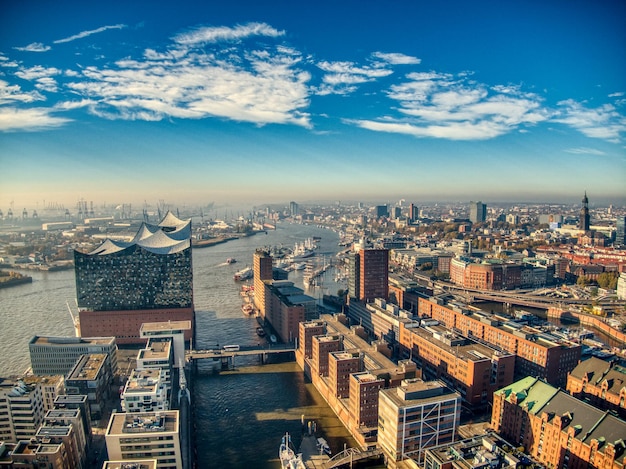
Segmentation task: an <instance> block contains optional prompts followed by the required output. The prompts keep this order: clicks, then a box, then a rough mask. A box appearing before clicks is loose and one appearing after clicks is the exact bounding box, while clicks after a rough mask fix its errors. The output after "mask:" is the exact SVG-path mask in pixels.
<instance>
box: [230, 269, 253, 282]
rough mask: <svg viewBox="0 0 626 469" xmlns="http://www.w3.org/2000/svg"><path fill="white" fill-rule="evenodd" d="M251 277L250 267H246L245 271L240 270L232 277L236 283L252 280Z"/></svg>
mask: <svg viewBox="0 0 626 469" xmlns="http://www.w3.org/2000/svg"><path fill="white" fill-rule="evenodd" d="M253 275H254V271H253V270H252V267H246V268H245V269H241V270H240V271H238V272H236V273H235V275H233V279H235V280H237V281H241V280H248V279H249V278H252V276H253Z"/></svg>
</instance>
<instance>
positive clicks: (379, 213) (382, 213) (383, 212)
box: [374, 205, 389, 218]
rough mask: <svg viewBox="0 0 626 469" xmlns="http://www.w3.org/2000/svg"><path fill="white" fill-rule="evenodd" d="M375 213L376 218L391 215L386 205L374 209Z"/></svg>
mask: <svg viewBox="0 0 626 469" xmlns="http://www.w3.org/2000/svg"><path fill="white" fill-rule="evenodd" d="M374 213H375V214H376V218H382V217H386V216H388V215H389V211H388V210H387V206H386V205H377V206H376V207H375V208H374Z"/></svg>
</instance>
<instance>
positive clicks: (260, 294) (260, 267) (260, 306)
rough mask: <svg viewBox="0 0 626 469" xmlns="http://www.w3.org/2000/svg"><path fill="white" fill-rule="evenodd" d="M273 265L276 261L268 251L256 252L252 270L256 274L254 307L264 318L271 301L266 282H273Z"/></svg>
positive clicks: (258, 250)
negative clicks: (268, 302)
mask: <svg viewBox="0 0 626 469" xmlns="http://www.w3.org/2000/svg"><path fill="white" fill-rule="evenodd" d="M273 263H274V259H273V258H272V256H271V255H270V253H269V252H268V251H267V250H265V249H257V250H256V251H255V253H254V257H253V268H252V270H253V272H254V306H255V308H256V309H257V311H258V312H259V315H260V316H261V317H262V318H265V316H266V313H267V308H268V304H267V301H268V300H269V297H268V296H267V295H268V294H267V291H266V288H267V286H266V284H265V282H271V281H272V279H273V273H272V269H273ZM266 297H267V299H266Z"/></svg>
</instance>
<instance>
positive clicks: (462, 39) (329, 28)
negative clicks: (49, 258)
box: [0, 0, 626, 212]
mask: <svg viewBox="0 0 626 469" xmlns="http://www.w3.org/2000/svg"><path fill="white" fill-rule="evenodd" d="M625 17H626V4H625V3H624V2H612V1H608V0H603V1H598V2H584V1H574V2H571V1H570V2H565V1H561V0H552V1H538V0H531V1H529V2H523V3H513V4H511V3H508V2H496V1H487V0H482V1H478V2H471V3H468V2H464V1H461V0H452V1H450V2H444V3H441V2H396V3H393V4H384V2H357V1H355V0H348V1H345V2H329V1H327V0H321V1H319V2H314V3H311V4H305V3H294V2H289V1H286V0H279V1H276V2H270V3H269V4H266V5H264V4H262V3H259V2H252V1H242V0H235V1H233V2H228V3H224V2H195V1H190V0H181V1H178V2H175V3H171V2H165V1H152V2H147V1H146V0H138V1H136V2H132V3H131V4H128V2H120V1H107V2H100V1H96V2H76V1H63V2H53V3H46V2H38V1H34V0H24V1H18V0H7V1H5V2H3V5H2V15H0V209H1V210H2V211H3V212H6V210H7V209H8V208H9V207H10V205H11V204H12V203H13V210H14V211H15V210H19V211H20V212H21V210H22V209H23V208H27V209H29V210H32V209H36V208H37V207H40V208H43V204H44V200H45V201H46V202H45V203H46V204H60V205H64V206H65V207H68V208H69V207H72V206H75V205H76V203H77V202H78V200H81V199H82V200H86V201H93V202H94V204H98V205H101V204H102V203H111V204H113V203H115V204H118V203H132V204H134V205H138V204H141V205H143V204H144V201H145V202H146V203H148V204H151V205H155V204H156V203H158V201H159V200H165V201H166V202H168V203H169V204H172V205H178V206H182V205H183V204H192V203H193V204H197V203H203V202H202V201H206V203H209V202H216V203H218V204H227V203H229V204H236V205H240V206H245V205H249V206H255V205H256V206H259V205H263V204H268V203H278V202H288V201H289V200H295V201H297V202H300V203H306V201H311V200H328V201H333V200H340V201H341V200H346V201H347V200H352V201H358V200H362V201H380V202H385V201H391V202H392V201H396V200H398V199H405V200H406V201H407V203H409V202H414V203H416V204H419V203H420V201H433V200H441V201H442V202H443V201H464V200H465V201H470V200H483V201H485V202H487V203H489V202H497V201H501V202H515V201H519V202H522V201H527V202H547V203H572V204H575V203H579V202H580V200H581V198H582V195H583V194H584V192H585V191H587V194H588V195H589V199H590V204H591V205H592V206H593V205H594V204H595V205H608V204H611V203H612V204H614V205H620V206H621V205H624V204H626V189H625V186H626V183H625V182H624V181H626V141H625V136H626V113H625V108H626V71H625V66H624V64H626V28H624V27H623V19H624V18H625Z"/></svg>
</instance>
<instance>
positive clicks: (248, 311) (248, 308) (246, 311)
mask: <svg viewBox="0 0 626 469" xmlns="http://www.w3.org/2000/svg"><path fill="white" fill-rule="evenodd" d="M241 311H242V312H243V314H247V315H252V314H254V312H255V311H254V306H252V305H251V304H250V303H246V304H244V305H242V306H241Z"/></svg>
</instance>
